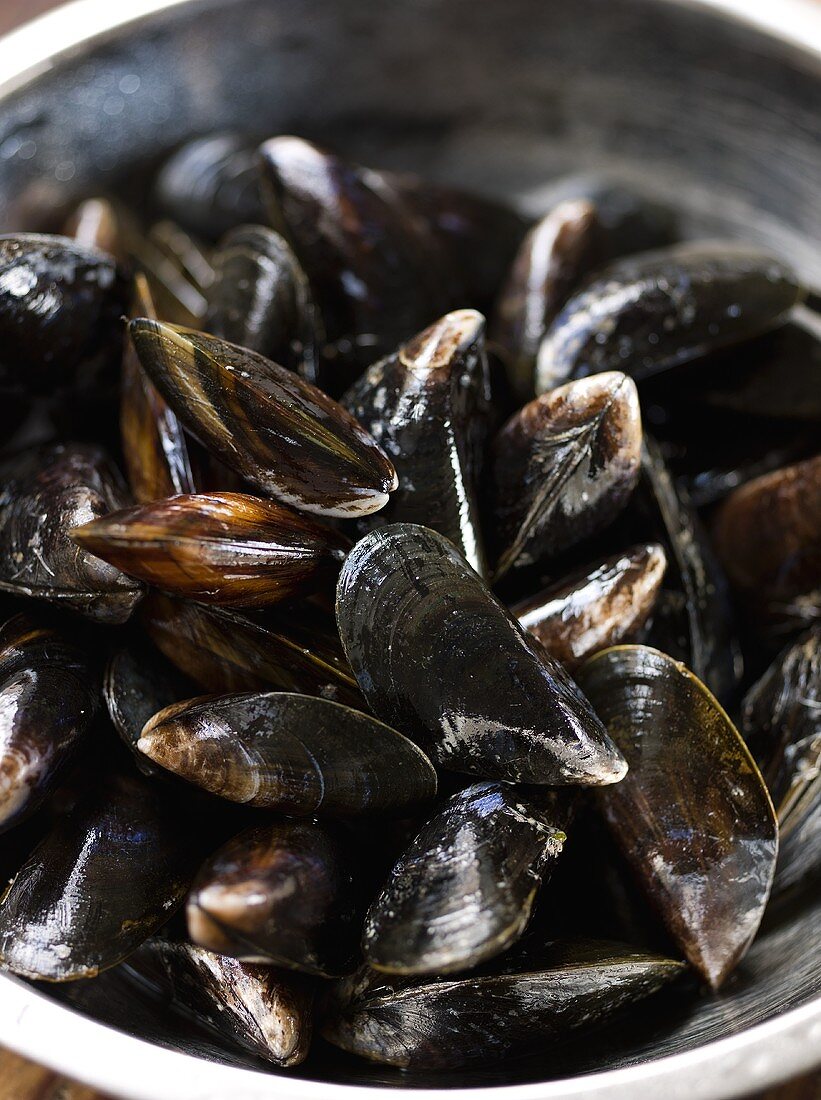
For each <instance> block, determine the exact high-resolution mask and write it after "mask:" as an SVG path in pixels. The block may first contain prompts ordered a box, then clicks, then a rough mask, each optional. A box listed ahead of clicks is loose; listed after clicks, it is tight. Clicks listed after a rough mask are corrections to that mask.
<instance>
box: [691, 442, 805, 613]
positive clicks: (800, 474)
mask: <svg viewBox="0 0 821 1100" xmlns="http://www.w3.org/2000/svg"><path fill="white" fill-rule="evenodd" d="M712 534H713V543H714V545H715V549H716V553H717V554H718V557H719V560H720V561H721V564H722V565H723V566H724V569H725V571H726V573H727V576H728V577H729V579H730V583H731V584H732V586H733V588H734V589H735V590H736V592H737V594H738V595H739V596H740V598H741V599H742V600H743V601H744V605H745V608H746V609H747V610H748V611H749V612H750V614H751V616H752V617H753V618H754V619H756V620H757V621H759V622H761V623H762V624H764V625H765V626H766V627H767V628H768V629H771V630H772V631H773V633H778V632H781V631H789V630H795V629H800V628H801V627H803V626H808V625H810V624H811V623H813V622H818V620H819V617H821V456H818V457H816V458H811V459H808V460H807V461H806V462H798V463H796V464H795V465H793V466H785V467H784V468H783V469H780V470H776V471H774V472H773V473H771V474H765V475H764V476H763V477H759V478H756V479H755V480H754V481H749V482H748V483H747V484H746V485H743V486H741V488H740V489H736V490H735V492H733V493H731V494H730V496H728V497H727V498H726V499H725V500H724V501H722V503H721V504H720V506H719V508H718V510H717V512H716V514H715V517H714V522H713V527H712Z"/></svg>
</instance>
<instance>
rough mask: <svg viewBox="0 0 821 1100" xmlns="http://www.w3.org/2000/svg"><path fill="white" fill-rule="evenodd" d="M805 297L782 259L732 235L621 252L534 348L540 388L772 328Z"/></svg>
mask: <svg viewBox="0 0 821 1100" xmlns="http://www.w3.org/2000/svg"><path fill="white" fill-rule="evenodd" d="M801 297H802V291H801V289H800V287H799V285H798V283H797V282H796V278H795V276H794V275H793V273H792V272H791V271H790V269H789V268H788V267H786V266H785V265H784V264H782V263H781V262H780V261H779V260H777V259H775V258H774V257H773V256H770V255H768V254H767V253H766V252H761V251H760V250H759V249H756V248H752V247H750V246H748V245H744V244H739V243H738V242H736V241H703V242H689V243H687V244H679V245H674V246H672V247H670V248H666V249H659V250H658V251H653V252H644V253H639V254H638V255H634V256H630V257H628V258H627V259H622V260H618V261H617V262H615V263H614V264H612V265H611V266H609V267H607V268H605V269H603V270H601V271H599V272H598V273H597V274H596V275H595V276H594V277H593V278H592V279H591V280H590V281H589V282H588V283H587V284H586V285H585V286H584V287H583V288H582V289H581V290H579V291H578V292H577V293H576V294H574V295H572V297H571V298H570V299H569V301H568V302H567V303H566V305H565V306H564V308H563V309H562V310H561V312H560V313H559V315H558V316H557V317H556V319H555V321H554V322H553V324H552V325H551V327H550V330H549V331H548V333H547V335H546V336H545V338H544V340H543V341H542V344H541V346H540V348H539V354H538V362H537V367H536V389H537V392H538V393H544V392H545V391H546V390H551V389H553V387H554V386H558V385H561V384H562V383H563V382H566V381H567V380H568V379H569V378H580V377H583V376H585V375H588V374H597V373H599V372H600V371H609V370H622V371H626V372H627V373H629V374H630V375H631V376H632V377H634V378H637V379H640V378H645V377H647V376H648V375H651V374H655V373H656V372H657V371H661V370H667V369H669V368H670V367H675V366H678V365H679V364H681V363H686V362H688V361H689V360H692V359H697V358H698V357H699V356H702V355H704V354H706V353H707V352H709V351H713V350H715V349H717V348H720V347H722V346H724V345H727V344H733V343H737V342H739V341H741V340H745V339H747V338H748V337H751V336H756V335H757V334H758V333H761V332H766V331H767V330H768V329H770V328H774V327H775V326H776V325H778V324H780V323H783V321H784V320H785V319H786V315H787V313H788V312H789V310H790V309H791V308H792V307H793V306H794V305H796V304H797V303H798V302H799V301H800V300H801Z"/></svg>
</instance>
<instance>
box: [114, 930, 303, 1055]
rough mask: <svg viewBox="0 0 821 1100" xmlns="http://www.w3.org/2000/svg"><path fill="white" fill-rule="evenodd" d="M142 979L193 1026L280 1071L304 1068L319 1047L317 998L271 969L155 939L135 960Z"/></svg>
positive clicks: (131, 967)
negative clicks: (314, 1045)
mask: <svg viewBox="0 0 821 1100" xmlns="http://www.w3.org/2000/svg"><path fill="white" fill-rule="evenodd" d="M125 965H126V967H127V969H128V970H129V971H130V972H132V973H134V974H136V975H138V976H139V978H140V979H141V980H142V981H143V982H146V983H147V984H148V985H149V987H151V988H152V989H154V990H156V992H157V993H158V994H159V995H160V996H161V997H162V998H163V1000H164V1001H165V1002H166V1003H168V1004H170V1006H171V1008H172V1010H173V1011H174V1012H176V1013H178V1014H179V1015H181V1016H183V1017H184V1018H185V1019H187V1020H192V1021H193V1022H194V1023H196V1024H199V1025H200V1026H202V1027H205V1028H207V1029H208V1030H209V1031H211V1032H212V1033H213V1034H215V1035H216V1036H218V1037H219V1038H220V1039H223V1040H227V1041H228V1042H230V1043H232V1044H235V1045H237V1046H239V1047H241V1048H242V1049H243V1050H247V1051H249V1052H250V1053H251V1054H255V1055H257V1057H259V1058H264V1059H265V1061H266V1062H271V1063H273V1065H275V1066H298V1065H299V1064H300V1063H301V1062H304V1061H305V1058H306V1057H307V1054H308V1049H309V1047H310V1043H311V1032H312V1030H313V1028H312V1024H313V1021H312V1008H313V999H314V991H313V988H312V987H311V985H310V984H309V982H308V981H305V980H303V979H300V978H298V977H296V976H295V975H292V974H285V973H282V972H277V971H276V970H274V969H272V968H271V967H270V966H257V965H254V964H253V963H244V962H240V961H239V959H232V958H231V957H230V956H228V955H217V954H215V953H214V952H213V951H206V950H205V949H204V948H202V947H195V946H194V945H193V944H190V943H175V942H174V941H172V940H166V939H161V938H159V937H154V938H152V939H150V940H146V942H145V943H144V944H142V945H141V946H140V947H138V948H137V950H136V951H135V952H134V953H133V954H132V955H130V956H129V958H128V962H127V963H126V964H125Z"/></svg>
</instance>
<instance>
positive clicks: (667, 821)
mask: <svg viewBox="0 0 821 1100" xmlns="http://www.w3.org/2000/svg"><path fill="white" fill-rule="evenodd" d="M577 678H578V680H579V683H580V684H581V686H582V689H583V690H584V691H585V693H586V694H587V696H588V698H589V699H590V701H591V702H592V704H593V706H594V707H595V708H596V711H597V713H598V715H599V717H600V718H601V719H602V721H603V722H604V724H605V726H606V727H607V729H608V732H609V733H610V735H611V736H612V737H613V739H614V741H615V742H616V744H617V745H618V746H619V748H620V749H621V751H622V752H623V753H624V755H625V757H626V759H627V762H628V764H629V765H630V770H629V772H628V773H627V777H626V779H624V781H623V782H622V783H619V784H617V785H616V786H615V787H613V789H612V790H611V791H608V792H604V791H602V792H601V793H600V794H599V795H598V796H597V797H598V806H599V809H600V811H601V813H602V814H603V816H604V819H605V821H606V822H607V824H608V825H609V827H610V829H611V830H612V832H613V836H614V838H615V840H616V842H617V843H618V845H619V847H620V848H621V850H622V851H623V853H624V855H625V857H626V858H627V860H628V862H629V864H630V866H631V868H632V870H633V872H634V873H635V875H636V876H637V877H638V879H639V881H640V882H641V883H642V885H643V887H644V889H645V891H646V892H647V895H648V897H649V899H650V901H651V902H652V903H653V904H654V905H655V906H656V907H657V909H658V911H659V913H660V914H661V916H662V918H663V919H664V922H665V924H666V926H667V929H668V931H669V932H670V934H671V936H672V937H673V939H674V940H675V942H676V943H677V944H678V945H679V947H680V948H681V950H682V952H683V953H684V954H685V956H686V957H687V959H688V960H689V962H690V963H691V965H692V966H693V967H694V968H695V969H696V970H697V971H698V973H699V974H700V975H701V977H702V978H704V980H705V981H706V982H707V983H708V984H709V985H710V986H712V987H713V988H714V989H716V988H718V987H719V986H720V985H721V984H722V982H723V981H724V980H725V979H726V977H727V975H728V974H729V973H730V972H731V971H732V970H733V969H734V968H735V967H736V966H737V965H738V962H739V961H740V959H741V958H742V956H743V955H744V953H745V952H746V950H747V948H748V947H749V945H750V942H751V941H752V939H753V937H754V936H755V933H756V931H757V930H758V925H759V922H760V921H761V917H762V914H763V912H764V907H765V905H766V904H767V898H768V897H769V893H770V888H771V885H772V880H773V873H774V870H775V860H776V853H777V850H778V826H777V824H776V820H775V813H774V811H773V807H772V803H771V801H770V797H769V795H768V794H767V788H766V787H765V786H764V781H763V780H762V778H761V775H760V773H759V771H758V769H757V767H756V765H755V762H754V761H753V758H752V756H751V755H750V753H749V751H748V750H747V747H746V746H745V744H744V742H743V741H742V740H741V738H740V736H739V735H738V732H737V731H736V729H735V727H734V726H733V724H732V722H731V721H730V719H729V718H728V717H727V715H726V714H725V713H724V711H723V710H722V709H721V707H720V706H719V704H718V703H717V702H716V700H715V699H714V698H713V696H712V695H711V694H710V692H709V691H708V690H707V689H706V688H705V687H704V685H703V684H702V683H701V682H700V681H699V680H698V679H697V678H696V677H695V676H694V675H693V674H692V673H691V672H690V671H689V670H688V669H687V668H685V666H684V665H682V664H680V663H678V662H677V661H674V660H673V659H672V658H671V657H668V656H667V655H666V654H664V653H660V652H659V651H658V650H655V649H651V648H650V647H648V646H642V645H627V646H615V647H614V648H612V649H606V650H603V651H602V652H601V653H597V654H596V655H594V656H593V657H591V658H590V659H589V660H588V661H587V662H586V663H585V664H584V665H583V666H582V667H581V669H579V671H578V673H577Z"/></svg>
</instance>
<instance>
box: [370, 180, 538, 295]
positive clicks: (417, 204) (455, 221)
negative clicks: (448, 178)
mask: <svg viewBox="0 0 821 1100" xmlns="http://www.w3.org/2000/svg"><path fill="white" fill-rule="evenodd" d="M382 175H383V177H384V178H385V179H386V180H387V182H388V184H389V185H390V186H391V187H393V188H394V190H396V191H397V192H398V193H399V194H400V196H401V197H402V200H403V202H404V203H405V205H406V206H407V207H408V208H409V209H410V210H411V211H412V212H413V213H414V214H415V215H416V216H417V217H420V218H423V219H424V220H425V222H426V223H427V225H428V226H429V227H430V232H431V233H432V235H433V236H434V237H436V239H437V240H438V242H439V245H440V246H441V248H442V251H443V253H444V255H445V259H446V260H447V261H448V269H449V271H450V272H451V277H450V280H449V281H450V288H451V290H450V293H451V295H452V296H453V301H454V305H459V306H462V305H464V304H465V303H468V304H470V305H471V306H474V307H475V308H476V309H480V310H483V311H486V310H489V309H490V307H491V306H492V304H493V301H494V299H495V297H496V294H497V292H498V290H499V287H500V286H501V284H502V280H503V279H504V276H505V274H506V272H507V269H508V267H509V266H510V264H511V262H512V260H513V257H514V256H515V254H516V249H517V247H518V245H519V243H520V241H521V240H522V237H523V236H524V234H525V231H526V230H527V220H526V219H525V218H524V217H523V216H522V215H521V214H519V213H517V212H516V211H515V210H513V209H512V208H511V207H509V206H506V205H505V204H504V203H501V202H498V201H496V200H495V199H490V198H487V197H486V196H484V195H477V194H474V193H473V192H468V191H462V190H461V189H460V188H456V187H449V186H447V185H444V184H440V183H432V182H431V181H430V180H424V179H421V178H419V177H418V176H413V175H410V174H408V175H404V174H402V175H397V174H394V173H390V172H383V173H382Z"/></svg>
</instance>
